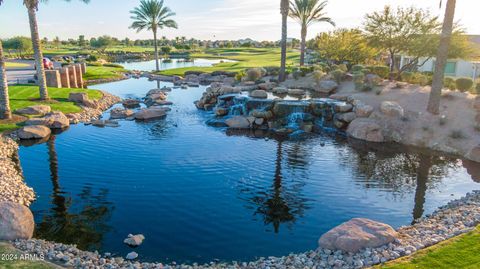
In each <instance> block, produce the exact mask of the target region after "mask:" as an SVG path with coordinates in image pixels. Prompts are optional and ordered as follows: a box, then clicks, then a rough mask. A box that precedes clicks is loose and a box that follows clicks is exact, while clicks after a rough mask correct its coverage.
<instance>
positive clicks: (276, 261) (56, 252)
mask: <svg viewBox="0 0 480 269" xmlns="http://www.w3.org/2000/svg"><path fill="white" fill-rule="evenodd" d="M479 223H480V191H474V192H472V193H469V194H467V195H466V196H465V197H463V198H461V199H458V200H454V201H452V202H450V203H448V204H447V205H446V206H443V207H440V208H439V209H437V210H436V211H435V212H434V213H433V214H431V215H428V216H426V217H424V218H422V219H420V220H419V221H418V222H417V223H416V224H414V225H411V226H404V227H401V228H399V229H398V230H397V232H398V233H399V238H400V239H398V240H396V241H395V242H394V243H390V244H388V245H386V246H383V247H379V248H374V249H373V248H367V249H363V250H362V251H360V252H358V253H346V252H343V251H332V250H328V249H320V248H319V249H317V250H314V251H308V252H305V253H300V254H290V255H289V256H285V257H268V258H261V259H259V260H257V261H253V262H248V263H247V262H243V263H236V262H234V263H210V264H206V265H200V266H199V265H196V264H194V265H176V264H172V265H169V266H164V265H163V264H161V263H140V262H135V261H126V260H124V259H123V258H120V257H116V258H114V257H112V256H110V254H106V255H100V254H99V253H98V252H87V251H81V250H78V249H77V248H76V247H75V246H70V245H63V244H59V243H53V242H47V241H45V240H38V239H32V240H17V241H15V242H13V244H14V246H15V247H16V248H18V249H20V250H22V251H26V252H28V253H31V254H37V255H44V256H45V257H47V258H48V259H49V260H51V261H54V262H57V263H58V262H60V263H62V264H64V265H66V266H73V267H74V268H89V267H92V266H98V267H96V268H110V269H113V268H248V269H253V268H314V267H316V268H364V267H368V266H372V265H375V264H380V263H384V262H386V261H389V260H393V259H397V258H399V257H402V256H408V255H411V254H413V253H414V252H416V251H418V250H420V249H423V248H426V247H428V246H432V245H434V244H437V243H440V242H442V241H444V240H447V239H449V238H452V237H454V236H458V235H460V234H464V233H467V232H470V231H472V230H473V229H474V228H475V227H476V225H478V224H479Z"/></svg>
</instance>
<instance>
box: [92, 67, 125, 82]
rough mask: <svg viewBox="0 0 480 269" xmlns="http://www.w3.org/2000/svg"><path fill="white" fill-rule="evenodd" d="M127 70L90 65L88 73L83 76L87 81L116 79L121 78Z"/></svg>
mask: <svg viewBox="0 0 480 269" xmlns="http://www.w3.org/2000/svg"><path fill="white" fill-rule="evenodd" d="M126 71H127V70H125V69H123V68H117V67H108V66H88V67H87V73H86V74H85V75H84V76H83V79H84V80H86V81H89V80H96V79H115V78H121V77H122V76H123V73H124V72H126Z"/></svg>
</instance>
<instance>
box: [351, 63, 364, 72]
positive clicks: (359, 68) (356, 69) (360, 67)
mask: <svg viewBox="0 0 480 269" xmlns="http://www.w3.org/2000/svg"><path fill="white" fill-rule="evenodd" d="M363 69H365V67H364V66H363V65H361V64H357V65H354V66H352V70H351V71H352V73H356V72H363Z"/></svg>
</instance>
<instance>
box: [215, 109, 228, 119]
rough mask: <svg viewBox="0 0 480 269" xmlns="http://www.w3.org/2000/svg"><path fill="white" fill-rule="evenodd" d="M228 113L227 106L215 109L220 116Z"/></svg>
mask: <svg viewBox="0 0 480 269" xmlns="http://www.w3.org/2000/svg"><path fill="white" fill-rule="evenodd" d="M227 114H228V109H226V108H223V107H219V108H217V109H216V110H215V115H217V116H219V117H223V116H226V115H227Z"/></svg>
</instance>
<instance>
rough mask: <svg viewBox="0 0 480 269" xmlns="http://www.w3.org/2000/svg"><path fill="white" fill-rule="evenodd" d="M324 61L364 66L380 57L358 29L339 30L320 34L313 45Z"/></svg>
mask: <svg viewBox="0 0 480 269" xmlns="http://www.w3.org/2000/svg"><path fill="white" fill-rule="evenodd" d="M313 48H314V49H315V50H316V51H317V52H318V53H319V56H320V58H321V59H322V60H326V61H334V62H337V63H344V62H348V63H349V64H351V65H354V64H364V63H366V62H367V61H368V60H371V59H373V58H374V57H375V56H377V55H378V50H377V49H375V48H373V47H371V46H370V45H369V44H368V41H367V39H366V38H365V36H364V35H363V34H362V32H361V31H360V30H358V29H339V30H335V31H333V32H327V33H321V34H319V35H318V36H317V37H316V38H315V40H314V44H313Z"/></svg>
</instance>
